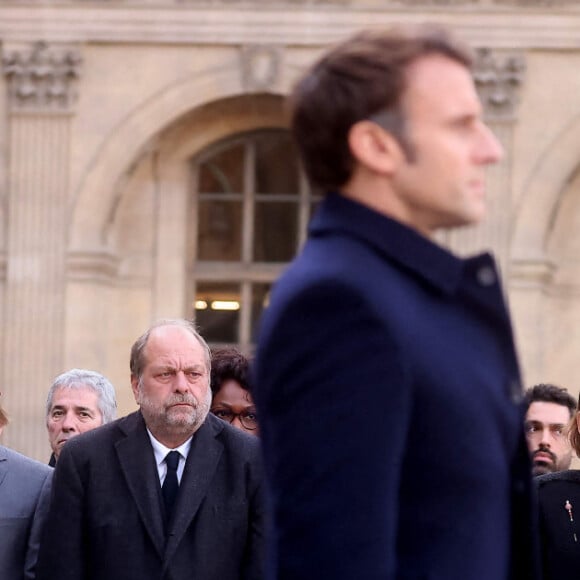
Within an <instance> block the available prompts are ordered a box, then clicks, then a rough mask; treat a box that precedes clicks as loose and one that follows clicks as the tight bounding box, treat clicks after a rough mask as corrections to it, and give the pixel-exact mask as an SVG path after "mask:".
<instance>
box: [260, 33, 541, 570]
mask: <svg viewBox="0 0 580 580" xmlns="http://www.w3.org/2000/svg"><path fill="white" fill-rule="evenodd" d="M470 65H471V57H470V55H469V52H468V51H467V50H465V48H464V47H462V46H461V45H459V44H458V43H457V42H456V41H454V40H453V39H451V38H450V37H449V35H447V34H446V33H444V32H443V31H440V30H433V29H420V30H412V31H408V30H394V31H387V32H385V31H380V30H373V31H364V32H361V33H359V34H357V35H356V36H354V37H352V38H350V39H348V40H347V41H345V42H343V43H342V44H340V45H338V46H337V47H335V48H334V49H332V50H330V51H329V52H328V53H327V54H326V55H324V56H323V57H322V58H321V59H320V60H319V61H318V62H317V63H316V64H315V65H314V66H313V67H312V68H311V69H310V70H308V71H307V72H306V74H305V75H304V76H303V78H302V79H301V81H300V82H299V83H298V85H297V86H296V88H295V90H294V92H293V95H292V98H291V113H292V119H291V123H292V131H293V134H294V137H295V139H296V141H297V144H298V148H299V150H300V153H301V156H302V160H303V162H304V166H305V169H306V172H307V174H308V177H309V179H310V181H311V182H312V184H313V186H314V187H315V188H317V189H321V190H325V191H327V192H328V193H327V195H326V198H325V199H324V201H323V202H322V203H321V206H320V208H319V210H318V211H317V213H316V215H315V216H314V218H313V220H312V222H311V225H310V231H309V239H308V241H307V243H306V245H305V247H304V249H303V251H302V252H301V254H300V255H299V256H298V258H297V259H296V260H295V261H294V263H293V264H292V265H291V266H290V268H289V269H288V270H287V271H286V273H285V274H284V276H283V277H282V278H281V279H280V280H279V281H278V283H277V284H276V286H275V288H274V291H273V293H272V296H271V299H270V305H269V307H268V309H266V311H265V315H264V319H263V321H262V326H261V331H260V336H259V344H258V349H257V362H256V373H255V378H256V385H255V386H256V388H255V399H256V402H257V405H258V413H259V417H260V429H261V431H260V433H261V437H263V449H264V456H265V461H266V473H267V478H268V484H269V491H270V500H271V504H272V507H273V521H274V533H273V534H272V536H271V537H269V540H270V545H269V552H268V554H269V558H268V570H269V572H270V575H269V578H270V579H274V578H276V579H280V580H297V579H300V580H319V579H321V578H325V579H326V578H329V579H332V580H352V579H353V578H357V579H358V578H361V579H364V580H386V579H389V580H391V579H393V580H394V579H395V578H396V579H401V580H402V579H403V578H405V579H409V580H411V579H413V580H419V579H427V578H432V579H441V580H467V579H469V580H491V579H492V578H493V580H507V579H508V578H509V579H515V578H517V579H522V580H523V579H525V580H530V579H531V578H534V574H535V566H534V563H533V561H532V559H533V555H534V550H533V546H532V538H531V519H532V518H531V500H530V485H531V482H530V468H529V457H528V454H527V448H526V441H525V437H524V433H523V408H522V405H521V400H522V392H521V385H520V378H519V371H518V363H517V359H516V355H515V350H514V345H513V340H512V330H511V324H510V318H509V315H508V312H507V309H506V305H505V303H504V300H503V295H502V290H501V285H500V281H499V276H498V272H497V269H496V267H495V263H494V261H493V259H492V257H491V256H490V255H489V254H482V255H479V256H475V257H473V258H470V259H460V258H458V257H456V256H454V255H453V254H451V253H450V252H448V251H447V250H445V249H443V248H441V247H440V246H438V245H437V244H436V243H434V241H433V236H434V234H435V232H436V231H438V230H440V229H446V228H454V227H458V226H465V225H469V224H475V223H478V222H479V221H480V220H481V219H482V218H483V216H484V214H485V209H486V188H485V169H486V167H487V166H488V165H491V164H494V163H497V162H498V161H499V160H500V159H501V157H502V148H501V146H500V144H499V143H498V141H497V140H496V138H495V137H494V136H493V134H492V133H491V131H490V130H489V128H488V127H487V126H486V125H485V123H484V122H483V119H482V107H481V104H480V102H479V99H478V96H477V93H476V90H475V87H474V83H473V80H472V77H471V74H470Z"/></svg>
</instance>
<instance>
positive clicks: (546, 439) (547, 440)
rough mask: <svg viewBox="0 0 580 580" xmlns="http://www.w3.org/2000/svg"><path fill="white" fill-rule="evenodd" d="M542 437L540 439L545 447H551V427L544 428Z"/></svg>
mask: <svg viewBox="0 0 580 580" xmlns="http://www.w3.org/2000/svg"><path fill="white" fill-rule="evenodd" d="M541 433H542V438H541V439H540V443H541V444H542V445H544V446H545V447H550V445H551V444H552V433H551V431H550V429H548V428H546V429H542V432H541Z"/></svg>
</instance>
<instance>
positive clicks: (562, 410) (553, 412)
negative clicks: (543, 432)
mask: <svg viewBox="0 0 580 580" xmlns="http://www.w3.org/2000/svg"><path fill="white" fill-rule="evenodd" d="M526 420H527V421H536V422H538V423H545V424H546V425H548V424H551V423H558V424H566V423H568V421H569V420H570V410H569V409H568V407H566V406H565V405H559V404H558V403H552V402H549V401H534V402H533V403H531V405H530V407H529V408H528V412H527V413H526Z"/></svg>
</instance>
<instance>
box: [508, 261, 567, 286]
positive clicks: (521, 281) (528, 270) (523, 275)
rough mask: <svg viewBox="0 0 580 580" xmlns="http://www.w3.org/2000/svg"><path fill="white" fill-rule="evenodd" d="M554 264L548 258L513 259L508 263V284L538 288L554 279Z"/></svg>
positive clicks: (547, 284) (548, 284) (549, 283)
mask: <svg viewBox="0 0 580 580" xmlns="http://www.w3.org/2000/svg"><path fill="white" fill-rule="evenodd" d="M555 273H556V265H555V264H554V262H553V261H551V260H550V259H548V258H530V259H515V260H512V261H511V263H510V286H513V287H516V288H538V287H546V286H550V285H551V284H552V283H553V281H554V276H555Z"/></svg>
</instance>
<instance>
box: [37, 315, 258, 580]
mask: <svg viewBox="0 0 580 580" xmlns="http://www.w3.org/2000/svg"><path fill="white" fill-rule="evenodd" d="M209 373H210V354H209V349H208V347H207V344H206V343H205V341H204V340H203V339H202V338H201V336H200V335H199V334H198V333H197V332H196V330H195V328H194V326H193V325H192V324H191V323H189V322H186V321H184V320H170V321H162V322H160V323H158V324H156V325H154V326H153V327H152V328H151V329H149V330H148V331H147V332H146V333H145V334H144V335H143V336H142V337H141V338H139V339H138V340H137V341H136V342H135V344H134V345H133V348H132V351H131V384H132V388H133V392H134V395H135V399H136V401H137V403H138V404H139V406H140V410H139V411H138V412H136V413H133V414H131V415H129V416H127V417H125V418H123V419H120V420H118V421H115V422H113V423H110V424H108V425H105V426H103V427H99V428H98V429H95V430H93V431H90V432H88V433H84V434H82V435H79V436H78V437H75V438H74V439H72V440H71V441H69V442H68V443H67V444H66V445H65V446H64V448H63V450H62V452H61V455H60V458H59V460H58V463H57V467H56V472H55V481H54V492H53V497H52V502H51V509H50V512H49V516H48V520H47V525H46V533H45V536H44V540H43V543H42V546H41V552H40V556H39V570H38V577H39V579H40V580H55V579H58V580H69V579H70V580H73V579H74V580H80V579H91V580H93V579H94V580H98V579H99V580H147V579H148V578H151V579H156V580H159V579H166V580H180V579H184V580H186V579H192V578H200V579H202V580H241V579H244V580H245V579H248V580H249V579H259V578H261V577H262V573H261V566H262V562H261V542H262V528H263V521H262V518H263V513H262V505H261V501H260V493H261V492H260V482H261V479H260V463H259V448H258V440H257V438H255V437H252V436H249V435H246V434H244V433H242V432H241V431H240V430H238V429H235V428H234V427H231V426H230V425H228V424H227V423H225V422H224V421H221V420H220V419H217V418H216V417H214V416H213V415H208V411H209V407H210V402H211V391H210V389H209Z"/></svg>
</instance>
